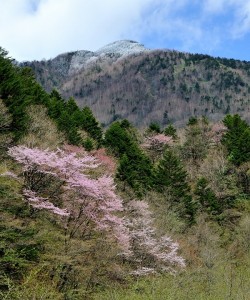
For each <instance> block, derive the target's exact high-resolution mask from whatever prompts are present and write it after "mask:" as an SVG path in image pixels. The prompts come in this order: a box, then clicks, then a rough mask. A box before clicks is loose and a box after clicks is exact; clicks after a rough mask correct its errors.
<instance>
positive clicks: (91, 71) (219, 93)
mask: <svg viewBox="0 0 250 300" xmlns="http://www.w3.org/2000/svg"><path fill="white" fill-rule="evenodd" d="M23 65H26V66H30V67H31V68H32V69H33V71H34V73H35V75H36V78H37V80H38V82H39V83H41V85H42V86H43V87H44V88H45V89H46V90H47V91H51V90H52V89H53V88H56V89H57V90H58V91H59V92H60V93H61V94H62V95H63V97H65V98H68V97H70V96H73V97H74V98H75V99H76V101H77V103H78V104H79V105H80V106H85V105H87V106H90V108H91V109H92V110H93V112H94V114H95V115H96V116H97V118H98V119H99V120H100V121H101V122H102V123H103V125H105V126H106V125H108V124H110V123H111V122H112V121H114V120H116V119H123V118H127V119H128V120H129V121H131V122H132V123H134V124H135V125H136V126H138V127H145V126H147V125H148V124H149V123H150V122H157V123H159V124H160V125H165V124H167V123H174V124H176V125H177V126H183V125H184V124H185V122H186V121H187V120H188V118H189V117H191V116H194V115H195V116H196V115H197V116H200V115H205V116H207V117H208V118H210V119H211V120H214V121H218V120H220V119H222V118H223V116H224V115H225V114H227V113H239V114H240V115H241V116H243V117H244V118H245V119H247V120H248V121H250V119H249V117H248V115H249V112H250V111H249V103H250V86H249V82H250V62H245V61H239V60H233V59H224V58H215V57H211V56H209V55H203V54H190V53H183V52H178V51H170V50H150V49H147V48H145V47H144V46H143V45H142V44H140V43H138V42H134V41H129V40H123V41H117V42H114V43H111V44H108V45H106V46H104V47H102V48H100V49H99V50H97V51H95V52H91V51H87V50H81V51H75V52H69V53H64V54H61V55H59V56H57V57H55V58H54V59H52V60H48V61H42V62H38V61H34V62H26V63H24V64H23Z"/></svg>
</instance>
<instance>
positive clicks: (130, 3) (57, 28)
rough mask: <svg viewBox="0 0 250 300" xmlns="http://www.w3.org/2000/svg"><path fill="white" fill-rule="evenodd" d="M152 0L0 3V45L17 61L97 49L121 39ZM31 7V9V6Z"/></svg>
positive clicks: (18, 0)
mask: <svg viewBox="0 0 250 300" xmlns="http://www.w3.org/2000/svg"><path fill="white" fill-rule="evenodd" d="M153 2H154V1H153V0H127V1H117V0H91V1H87V0H85V1H84V0H83V1H82V0H41V1H40V2H37V4H38V6H37V7H36V9H35V11H33V10H32V9H31V8H34V3H36V2H34V0H33V1H31V0H22V1H20V0H1V2H0V11H1V12H2V13H1V14H2V15H3V17H1V21H0V32H1V34H0V44H1V45H2V46H3V47H4V48H6V49H7V50H8V51H9V52H10V54H11V55H12V56H13V57H15V58H17V59H21V58H22V59H34V58H37V59H41V58H42V57H46V58H48V57H51V56H54V55H56V54H58V53H60V52H63V51H69V50H76V49H91V50H93V49H97V48H99V47H101V46H103V45H104V44H105V43H109V42H112V41H114V40H117V39H121V38H123V37H125V36H126V33H127V32H129V30H131V28H132V27H133V26H132V25H133V23H135V22H137V21H138V20H139V19H140V16H141V14H142V12H143V9H144V8H146V7H147V5H149V4H150V3H153ZM32 3H33V5H31V4H32Z"/></svg>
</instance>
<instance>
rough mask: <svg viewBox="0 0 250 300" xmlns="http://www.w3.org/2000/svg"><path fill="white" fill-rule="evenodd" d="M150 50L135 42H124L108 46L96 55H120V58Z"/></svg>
mask: <svg viewBox="0 0 250 300" xmlns="http://www.w3.org/2000/svg"><path fill="white" fill-rule="evenodd" d="M147 50H149V49H146V48H145V47H144V45H143V44H140V43H138V42H135V41H130V40H122V41H116V42H114V43H111V44H108V45H106V46H104V47H102V48H100V49H99V50H97V51H95V53H96V54H98V55H102V54H112V53H114V54H118V55H119V56H123V55H130V54H135V53H141V52H145V51H147Z"/></svg>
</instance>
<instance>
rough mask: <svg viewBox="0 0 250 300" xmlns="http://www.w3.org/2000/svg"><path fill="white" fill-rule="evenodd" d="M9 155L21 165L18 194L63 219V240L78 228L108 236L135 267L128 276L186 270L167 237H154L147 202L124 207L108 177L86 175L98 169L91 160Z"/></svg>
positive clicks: (18, 150) (23, 150) (29, 152)
mask: <svg viewBox="0 0 250 300" xmlns="http://www.w3.org/2000/svg"><path fill="white" fill-rule="evenodd" d="M8 153H9V155H10V156H11V157H12V158H14V159H15V160H16V161H17V162H19V163H20V164H22V166H23V168H22V172H23V173H22V174H23V177H24V178H25V180H24V187H23V195H24V197H25V199H26V200H27V202H28V203H29V205H30V206H31V207H32V208H33V209H37V210H41V209H43V210H47V211H49V212H51V213H53V214H56V215H58V216H60V218H62V219H63V220H65V222H66V224H67V226H66V229H68V228H69V227H70V230H69V231H68V240H70V238H72V237H74V236H75V234H76V233H77V232H78V230H79V229H81V230H83V231H86V232H87V231H92V230H93V228H95V229H96V230H97V231H101V232H105V233H107V234H108V235H109V236H110V237H112V238H113V239H115V240H116V242H117V243H118V245H119V246H120V249H121V252H120V253H121V254H123V257H124V258H125V259H127V261H129V262H130V263H131V266H132V267H133V268H136V270H134V271H132V272H131V274H133V275H136V276H137V275H138V276H140V275H147V274H149V273H155V272H157V271H168V272H172V273H173V272H174V271H175V267H177V266H179V267H184V266H185V262H184V259H183V258H182V257H180V256H179V255H178V254H177V252H178V250H179V246H178V244H177V243H175V242H173V241H172V239H171V238H170V237H168V236H163V237H158V236H157V233H156V230H155V228H154V224H153V223H154V222H153V221H154V220H153V218H152V213H151V212H150V210H149V206H148V204H147V203H146V202H144V201H135V200H133V201H130V202H129V203H128V204H127V205H126V206H124V204H123V202H122V200H121V199H120V198H119V197H118V196H117V194H116V193H115V185H114V182H113V179H112V177H111V176H107V175H103V176H101V177H98V178H93V176H92V177H91V176H90V173H91V170H93V169H95V168H97V167H98V166H99V164H98V163H97V161H96V160H95V158H94V157H92V156H88V155H86V154H84V155H81V153H80V152H78V154H77V153H71V152H65V151H63V150H60V149H58V150H57V151H49V150H40V149H38V148H33V149H30V148H27V147H25V146H15V147H12V148H10V149H9V151H8ZM53 180H54V181H55V182H56V184H55V187H56V189H60V190H61V191H62V193H61V194H60V200H61V203H59V204H60V205H59V204H57V203H56V202H55V197H54V195H55V192H54V191H53V189H51V188H50V184H51V181H52V182H53ZM58 182H59V183H58ZM39 185H41V186H39ZM48 190H49V191H50V192H48ZM120 214H123V217H122V216H120Z"/></svg>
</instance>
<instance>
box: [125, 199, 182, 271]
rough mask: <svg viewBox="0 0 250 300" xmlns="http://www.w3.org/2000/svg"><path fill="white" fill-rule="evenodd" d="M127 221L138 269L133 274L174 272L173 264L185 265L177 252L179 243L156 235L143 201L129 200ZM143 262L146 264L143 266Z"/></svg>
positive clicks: (149, 213)
mask: <svg viewBox="0 0 250 300" xmlns="http://www.w3.org/2000/svg"><path fill="white" fill-rule="evenodd" d="M128 210H129V212H130V215H132V218H131V219H130V220H129V221H128V227H129V228H130V235H131V241H132V243H133V244H132V245H131V247H132V248H133V255H134V261H136V262H137V264H138V269H137V270H136V271H133V272H132V274H134V275H146V274H148V273H154V272H155V271H156V270H160V271H170V272H175V269H174V268H173V267H174V266H179V267H185V261H184V259H183V258H182V257H181V256H179V255H178V254H177V252H178V250H179V245H178V243H176V242H173V241H172V239H171V238H170V237H168V236H163V237H158V236H157V234H156V231H155V228H154V226H153V218H152V213H151V212H150V210H149V206H148V204H147V203H146V202H145V201H134V200H133V201H131V202H130V203H129V205H128ZM145 264H147V265H146V266H145Z"/></svg>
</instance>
